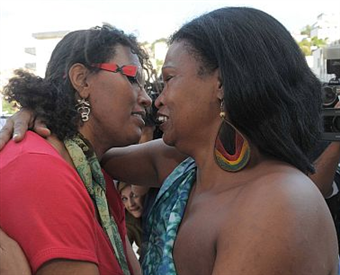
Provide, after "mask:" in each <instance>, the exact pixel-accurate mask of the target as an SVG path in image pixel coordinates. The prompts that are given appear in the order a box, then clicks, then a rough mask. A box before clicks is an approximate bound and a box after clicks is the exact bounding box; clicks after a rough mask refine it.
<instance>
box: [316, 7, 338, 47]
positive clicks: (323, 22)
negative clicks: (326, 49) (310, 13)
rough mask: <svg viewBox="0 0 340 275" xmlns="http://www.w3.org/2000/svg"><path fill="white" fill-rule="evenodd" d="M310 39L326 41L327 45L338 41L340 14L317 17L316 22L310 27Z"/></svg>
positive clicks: (323, 14) (322, 14)
mask: <svg viewBox="0 0 340 275" xmlns="http://www.w3.org/2000/svg"><path fill="white" fill-rule="evenodd" d="M310 36H311V37H314V36H316V37H318V38H319V39H326V38H327V39H328V43H332V42H334V41H336V40H339V39H340V12H339V11H337V12H335V13H332V14H325V13H321V14H320V15H319V16H318V17H317V21H316V22H315V23H314V24H313V25H312V30H311V34H310Z"/></svg>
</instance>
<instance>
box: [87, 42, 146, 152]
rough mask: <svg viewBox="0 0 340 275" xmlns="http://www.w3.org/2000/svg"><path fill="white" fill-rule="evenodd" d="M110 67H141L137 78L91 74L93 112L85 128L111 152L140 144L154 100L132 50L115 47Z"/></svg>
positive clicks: (105, 71) (90, 94)
mask: <svg viewBox="0 0 340 275" xmlns="http://www.w3.org/2000/svg"><path fill="white" fill-rule="evenodd" d="M106 63H109V64H110V63H115V64H117V65H118V66H119V67H122V66H126V65H134V66H137V67H138V71H137V75H136V78H133V77H131V76H127V75H125V74H124V71H123V72H119V71H118V72H112V71H108V70H100V71H99V72H98V73H96V74H91V75H90V76H89V80H88V85H90V86H89V101H90V103H91V109H92V110H91V115H90V120H89V121H88V122H87V123H86V124H85V125H84V127H87V128H89V129H90V131H91V132H92V134H93V135H94V136H95V138H94V140H96V139H97V140H98V141H100V143H101V144H98V145H99V146H101V147H103V143H104V144H105V145H106V147H107V148H110V147H112V146H124V145H129V144H132V143H136V142H138V140H139V139H140V137H141V134H142V129H143V127H144V125H145V123H144V117H145V108H146V107H147V106H150V105H151V99H150V97H149V96H148V95H147V94H146V92H145V90H144V88H143V87H142V85H144V84H143V83H144V79H143V77H142V75H143V71H142V68H141V64H140V62H139V59H138V56H137V55H136V54H133V53H132V52H131V49H130V48H128V47H124V46H121V45H118V46H116V47H115V56H114V58H112V59H111V60H110V61H108V62H106ZM113 143H114V144H113ZM94 146H96V145H95V144H94Z"/></svg>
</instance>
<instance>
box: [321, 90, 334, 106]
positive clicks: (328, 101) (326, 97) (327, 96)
mask: <svg viewBox="0 0 340 275" xmlns="http://www.w3.org/2000/svg"><path fill="white" fill-rule="evenodd" d="M334 88H335V87H334ZM336 100H337V93H336V90H335V89H333V87H330V86H324V87H323V88H322V103H323V106H324V107H328V106H331V105H332V104H333V103H334V102H335V101H336Z"/></svg>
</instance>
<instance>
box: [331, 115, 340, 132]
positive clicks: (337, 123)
mask: <svg viewBox="0 0 340 275" xmlns="http://www.w3.org/2000/svg"><path fill="white" fill-rule="evenodd" d="M332 130H333V132H337V133H338V132H340V116H335V117H334V118H333V125H332Z"/></svg>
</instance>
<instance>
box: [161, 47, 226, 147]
mask: <svg viewBox="0 0 340 275" xmlns="http://www.w3.org/2000/svg"><path fill="white" fill-rule="evenodd" d="M188 47H190V46H188V43H186V42H185V41H179V42H174V43H173V44H172V45H171V46H170V47H169V50H168V53H167V55H166V58H165V62H164V65H163V69H162V74H163V81H164V89H163V91H162V93H161V94H160V95H159V97H158V98H157V99H156V102H155V104H156V107H157V108H158V109H159V111H158V120H159V121H160V122H161V125H160V129H161V130H162V131H163V133H164V134H163V140H164V142H165V143H166V144H168V145H171V146H176V147H177V148H178V149H179V150H180V151H181V150H183V152H186V153H190V148H195V147H196V148H197V147H198V146H200V144H202V143H206V142H207V141H208V138H210V136H212V132H213V133H214V132H216V130H214V129H217V128H218V125H219V124H220V123H221V121H220V119H219V104H220V101H219V99H218V87H219V86H220V85H219V82H218V70H215V71H214V72H212V73H206V74H199V70H200V68H201V67H202V66H203V64H202V62H200V61H198V60H197V59H195V57H194V56H193V54H191V53H190V50H188ZM214 135H215V136H216V134H215V133H214ZM211 142H212V144H213V141H211ZM188 146H189V147H188ZM184 148H187V149H184ZM187 150H189V151H187Z"/></svg>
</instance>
